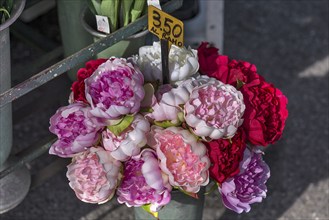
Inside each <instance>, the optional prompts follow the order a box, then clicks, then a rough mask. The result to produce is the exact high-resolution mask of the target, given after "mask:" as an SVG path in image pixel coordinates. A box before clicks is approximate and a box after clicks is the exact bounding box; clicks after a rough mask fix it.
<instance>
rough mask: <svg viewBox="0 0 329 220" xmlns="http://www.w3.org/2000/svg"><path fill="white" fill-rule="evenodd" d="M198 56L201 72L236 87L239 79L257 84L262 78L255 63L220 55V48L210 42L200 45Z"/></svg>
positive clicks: (245, 82)
mask: <svg viewBox="0 0 329 220" xmlns="http://www.w3.org/2000/svg"><path fill="white" fill-rule="evenodd" d="M198 58H199V63H200V72H201V74H204V75H207V76H209V77H213V78H215V79H218V80H220V81H222V82H223V83H225V84H230V85H232V86H234V87H236V86H237V82H238V80H239V81H241V82H243V83H244V84H250V86H252V85H254V84H257V83H258V80H259V79H261V80H262V77H261V76H259V75H258V74H257V68H256V66H255V65H254V64H251V63H248V62H245V61H237V60H230V59H229V58H228V57H227V56H224V55H219V54H218V49H217V48H215V47H210V46H209V44H208V43H205V42H203V43H202V44H201V45H200V46H199V48H198ZM255 80H256V82H255Z"/></svg>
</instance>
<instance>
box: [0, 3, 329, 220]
mask: <svg viewBox="0 0 329 220" xmlns="http://www.w3.org/2000/svg"><path fill="white" fill-rule="evenodd" d="M201 1H202V0H201ZM328 10H329V3H328V1H327V0H314V1H311V0H305V1H297V0H269V1H262V0H253V1H252V0H249V1H242V0H241V1H240V0H234V1H229V0H227V1H226V2H225V33H224V39H225V40H224V48H225V49H224V53H225V54H227V55H229V56H230V57H232V58H235V59H242V60H247V61H249V62H251V63H254V64H255V65H256V66H257V67H258V72H259V73H260V74H262V75H263V76H264V77H265V78H266V79H267V81H269V82H273V83H274V84H275V85H276V86H277V87H278V88H280V89H281V90H282V91H283V92H284V94H286V95H287V97H288V98H289V105H288V109H289V118H288V121H287V125H286V128H285V132H284V135H283V138H282V139H281V140H280V141H279V142H278V143H276V144H275V145H272V146H270V147H268V148H267V150H266V155H265V161H266V162H267V163H268V164H269V166H270V168H271V178H270V180H269V181H268V196H267V198H266V199H265V200H264V201H263V202H262V203H259V204H254V205H252V209H251V211H250V213H247V214H242V215H237V214H235V213H233V212H231V211H229V210H225V209H224V208H223V207H222V206H221V201H220V199H219V198H218V193H216V192H215V193H213V194H212V195H210V196H208V197H207V198H206V204H205V209H204V218H203V219H205V220H211V219H218V220H227V219H259V220H265V219H266V220H267V219H282V220H283V219H287V220H291V219H314V220H315V219H329V173H328V172H329V161H328V160H329V149H328V133H329V131H328V125H329V121H328V100H329V95H328V72H329V49H328V46H329V45H328V39H329V38H328V37H329V36H328V25H329V20H328ZM55 15H56V14H55ZM47 19H50V18H49V16H48V18H40V22H47V21H48V20H47ZM48 22H49V21H48ZM53 23H54V26H55V27H54V26H52V29H51V30H52V31H53V32H54V33H56V30H57V29H56V22H53ZM43 27H44V26H43ZM46 28H47V26H46ZM48 28H49V27H48ZM57 31H58V30H57ZM12 42H13V44H15V45H13V56H14V57H13V74H16V75H17V74H20V72H19V71H22V70H21V69H20V68H19V66H20V65H23V64H25V65H26V64H27V63H28V62H29V60H27V59H28V58H29V57H30V55H31V54H30V53H32V52H31V49H29V48H28V46H26V45H24V44H22V43H21V42H20V41H19V40H18V39H12ZM15 50H16V51H15ZM17 51H18V52H17ZM33 53H34V52H33ZM22 56H23V57H22ZM24 56H25V57H24ZM59 86H61V89H62V88H63V87H65V88H68V87H69V83H68V80H67V79H66V78H61V79H58V80H55V81H54V82H52V85H51V88H52V89H48V88H46V87H45V88H43V90H42V92H40V91H39V93H42V94H50V93H51V91H50V90H56V89H57V90H58V88H59ZM37 95H38V92H36V96H37ZM29 97H30V98H31V99H35V100H36V99H37V98H34V97H33V95H31V96H29ZM20 102H22V101H18V102H17V103H16V102H15V103H14V107H15V106H19V105H20ZM57 107H58V106H57V105H56V104H52V105H43V106H42V107H40V108H39V109H38V110H39V111H38V112H37V111H36V112H35V113H33V114H31V115H28V116H26V117H23V118H21V119H20V120H17V122H16V124H15V128H14V129H15V130H14V141H15V145H16V146H19V147H20V148H24V147H27V146H29V145H30V144H32V143H35V142H36V141H37V140H39V139H42V138H43V137H46V136H47V135H48V134H49V132H48V130H47V127H48V119H49V117H50V116H51V115H52V114H53V113H54V111H55V110H56V108H57ZM40 110H41V111H40ZM14 120H15V118H14ZM17 148H18V147H17ZM14 150H15V149H14ZM16 150H17V149H16ZM53 159H54V158H53V157H51V156H48V155H44V156H43V157H42V158H41V159H39V160H38V161H35V162H33V163H31V166H32V172H33V170H34V169H36V168H35V167H38V168H40V167H42V166H44V165H45V164H47V163H46V162H45V161H47V162H49V161H50V160H53ZM0 219H1V220H21V219H28V220H34V219H42V220H43V219H44V220H48V219H49V220H51V219H58V220H59V219H60V220H68V219H80V220H87V219H88V220H89V219H99V220H103V219H104V220H105V219H133V211H132V209H128V208H126V207H125V206H123V205H118V204H117V202H115V201H111V202H110V203H108V204H106V205H100V206H98V205H89V204H84V203H82V202H80V201H79V200H78V199H76V198H75V195H74V193H73V192H72V190H71V189H70V188H69V186H68V185H67V179H66V177H65V170H63V171H62V172H60V173H59V174H57V175H55V176H53V177H51V178H50V179H48V180H47V181H46V182H44V183H43V184H42V185H40V186H38V187H36V188H34V189H32V190H31V191H30V193H29V194H28V196H27V197H26V199H25V200H24V201H23V202H22V203H21V204H20V205H19V206H18V207H17V208H15V209H13V210H12V211H10V212H8V213H5V214H3V215H1V216H0Z"/></svg>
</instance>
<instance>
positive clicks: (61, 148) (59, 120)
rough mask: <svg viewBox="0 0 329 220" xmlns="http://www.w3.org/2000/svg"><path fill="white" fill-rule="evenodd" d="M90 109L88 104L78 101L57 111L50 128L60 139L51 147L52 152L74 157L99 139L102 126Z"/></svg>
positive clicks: (50, 151) (51, 120) (61, 155)
mask: <svg viewBox="0 0 329 220" xmlns="http://www.w3.org/2000/svg"><path fill="white" fill-rule="evenodd" d="M90 110H91V108H90V107H89V106H87V105H86V104H84V103H82V102H77V103H73V104H70V105H68V106H65V107H61V108H59V109H58V110H57V111H56V113H55V114H54V115H53V116H52V117H51V118H50V127H49V130H50V132H52V133H54V134H56V135H57V137H58V140H57V141H56V142H55V143H54V144H53V145H52V146H51V147H50V149H49V153H50V154H54V155H57V156H60V157H72V156H73V155H74V154H76V153H79V152H82V151H84V150H86V148H89V147H91V146H92V145H94V144H95V143H96V142H97V141H98V139H99V137H100V135H99V131H100V129H101V127H100V126H99V123H98V122H97V120H96V118H95V117H94V116H92V115H91V114H90Z"/></svg>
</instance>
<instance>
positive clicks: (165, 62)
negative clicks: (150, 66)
mask: <svg viewBox="0 0 329 220" xmlns="http://www.w3.org/2000/svg"><path fill="white" fill-rule="evenodd" d="M161 64H162V81H163V82H162V83H163V84H169V83H170V76H169V43H168V41H167V40H164V39H161Z"/></svg>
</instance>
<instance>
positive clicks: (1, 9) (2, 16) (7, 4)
mask: <svg viewBox="0 0 329 220" xmlns="http://www.w3.org/2000/svg"><path fill="white" fill-rule="evenodd" d="M13 4H14V0H0V24H3V23H4V22H5V21H6V20H7V19H8V18H10V13H11V10H12V8H13Z"/></svg>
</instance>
